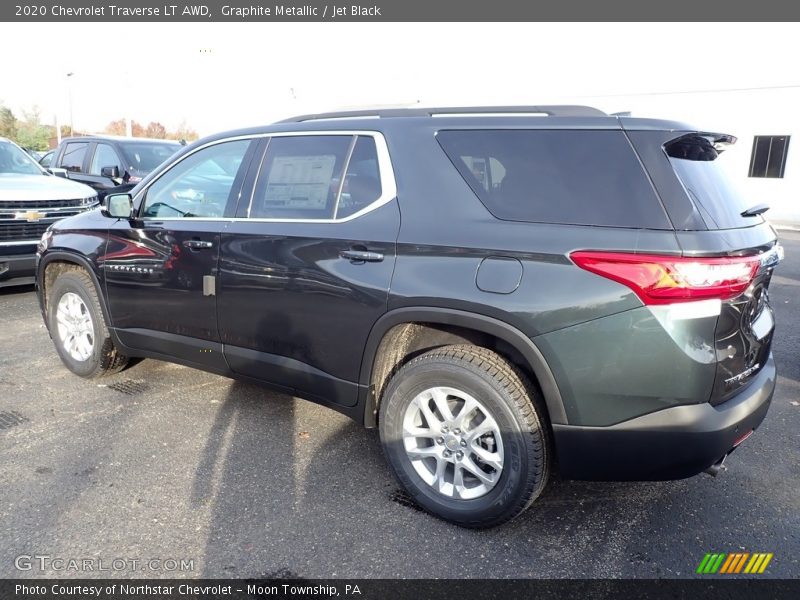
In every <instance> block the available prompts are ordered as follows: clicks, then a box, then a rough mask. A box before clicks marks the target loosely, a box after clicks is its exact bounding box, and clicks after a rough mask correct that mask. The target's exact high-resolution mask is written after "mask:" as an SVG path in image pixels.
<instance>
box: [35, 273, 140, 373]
mask: <svg viewBox="0 0 800 600" xmlns="http://www.w3.org/2000/svg"><path fill="white" fill-rule="evenodd" d="M47 324H48V328H49V330H50V336H51V337H52V338H53V343H54V344H55V346H56V351H57V352H58V355H59V357H60V358H61V361H62V362H63V363H64V364H65V365H66V366H67V368H68V369H69V370H70V371H72V372H73V373H75V374H76V375H80V376H81V377H97V376H100V375H105V374H108V373H116V372H117V371H120V370H122V369H123V368H124V367H125V365H126V364H127V363H128V358H127V357H126V356H123V355H122V354H120V353H119V352H118V351H117V349H116V348H115V347H114V342H113V341H112V339H111V335H110V333H109V331H108V326H107V324H106V321H105V318H104V317H103V311H102V309H101V307H100V301H99V299H98V297H97V290H96V289H95V286H94V283H93V282H92V279H91V277H89V274H88V273H86V271H84V270H83V269H81V268H79V267H75V268H70V269H69V270H65V271H63V272H61V273H60V274H59V275H58V276H57V277H56V278H55V280H54V281H53V283H52V284H51V286H50V290H49V293H48V300H47Z"/></svg>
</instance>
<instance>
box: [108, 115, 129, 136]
mask: <svg viewBox="0 0 800 600" xmlns="http://www.w3.org/2000/svg"><path fill="white" fill-rule="evenodd" d="M103 132H104V133H108V134H110V135H125V134H126V124H125V119H117V120H116V121H111V123H109V124H108V125H106V128H105V129H104V130H103Z"/></svg>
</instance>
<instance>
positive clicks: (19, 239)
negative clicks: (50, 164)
mask: <svg viewBox="0 0 800 600" xmlns="http://www.w3.org/2000/svg"><path fill="white" fill-rule="evenodd" d="M96 205H97V194H95V193H94V190H92V189H91V188H89V187H86V186H85V185H81V184H79V183H76V182H74V181H67V180H65V179H61V178H59V177H53V176H52V175H50V174H49V173H47V172H45V171H44V170H43V169H42V168H41V167H40V166H39V165H38V164H36V162H35V161H34V160H33V159H32V158H31V157H30V155H29V154H27V153H26V152H25V151H24V150H23V149H22V148H20V147H19V146H17V145H16V144H15V143H14V142H12V141H10V140H7V139H5V138H0V287H6V286H11V285H24V284H31V283H33V282H34V274H35V272H36V245H37V244H38V243H39V240H40V239H41V237H42V234H43V233H44V231H45V230H46V229H47V228H48V227H49V226H50V224H52V223H54V222H56V221H57V220H58V219H60V218H63V217H66V216H69V215H74V214H77V213H79V212H83V211H86V210H89V209H91V208H93V207H95V206H96Z"/></svg>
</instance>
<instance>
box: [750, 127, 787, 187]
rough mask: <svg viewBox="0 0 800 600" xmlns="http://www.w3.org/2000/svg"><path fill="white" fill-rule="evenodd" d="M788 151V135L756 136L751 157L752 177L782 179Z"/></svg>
mask: <svg viewBox="0 0 800 600" xmlns="http://www.w3.org/2000/svg"><path fill="white" fill-rule="evenodd" d="M788 151H789V136H788V135H757V136H755V138H753V154H752V156H751V157H750V177H775V178H782V177H783V171H784V169H785V168H786V154H787V152H788Z"/></svg>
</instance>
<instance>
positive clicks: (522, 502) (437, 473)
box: [380, 345, 550, 527]
mask: <svg viewBox="0 0 800 600" xmlns="http://www.w3.org/2000/svg"><path fill="white" fill-rule="evenodd" d="M537 404H538V399H537V398H536V396H535V394H534V393H533V389H532V386H531V385H530V384H529V382H528V381H527V380H526V378H525V376H524V375H523V374H522V373H521V372H520V371H519V370H517V369H515V368H514V367H513V366H511V365H510V364H509V363H508V362H506V361H505V360H504V359H503V358H502V357H500V356H499V355H497V354H496V353H494V352H492V351H490V350H487V349H485V348H480V347H477V346H466V345H465V346H447V347H443V348H439V349H436V350H433V351H431V352H428V353H426V354H424V355H422V356H419V357H417V358H415V359H414V360H412V361H410V362H409V363H408V364H407V365H405V366H404V367H403V368H401V369H400V370H399V371H398V372H397V374H396V375H395V376H394V377H393V378H392V380H391V382H390V383H389V385H388V386H387V388H386V393H385V395H384V400H383V402H382V404H381V411H380V432H381V441H382V443H383V447H384V450H385V452H386V456H387V459H388V461H389V464H390V465H391V467H392V470H393V471H394V473H395V475H396V477H397V478H398V480H399V481H400V483H401V484H402V485H403V486H404V487H405V488H406V490H407V491H408V492H409V493H410V494H411V495H412V496H413V497H414V499H415V500H416V501H417V502H418V503H419V504H420V505H421V506H422V507H424V508H425V509H426V510H428V511H429V512H431V513H433V514H435V515H437V516H439V517H442V518H443V519H446V520H448V521H452V522H454V523H458V524H459V525H464V526H467V527H489V526H493V525H499V524H500V523H504V522H505V521H508V520H510V519H512V518H514V517H515V516H517V515H518V514H519V513H521V512H522V511H523V510H525V509H526V508H527V507H528V506H529V505H530V504H531V503H532V502H533V501H534V500H535V499H536V498H537V497H538V496H539V495H540V494H541V492H542V490H543V489H544V487H545V484H546V483H547V478H548V474H549V460H550V448H549V440H548V437H547V432H546V430H545V426H544V413H543V411H542V410H541V409H539V408H537Z"/></svg>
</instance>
